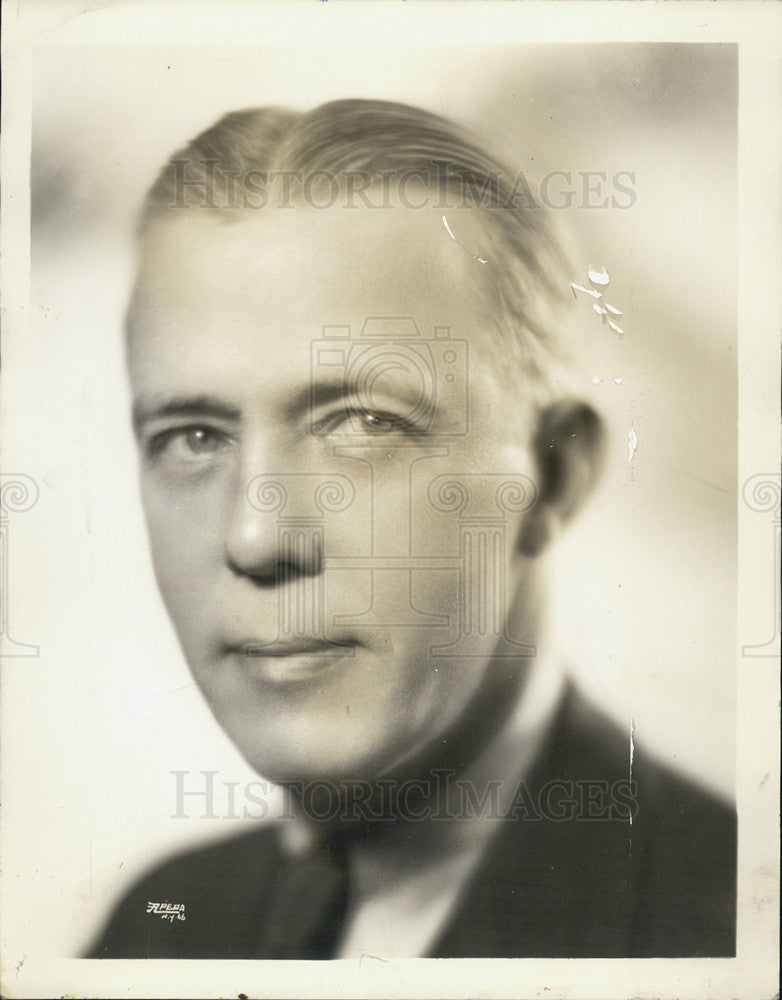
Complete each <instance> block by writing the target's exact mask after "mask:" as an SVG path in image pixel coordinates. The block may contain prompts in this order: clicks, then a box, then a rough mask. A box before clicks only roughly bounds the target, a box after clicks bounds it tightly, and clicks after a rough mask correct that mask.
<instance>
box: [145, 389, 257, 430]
mask: <svg viewBox="0 0 782 1000" xmlns="http://www.w3.org/2000/svg"><path fill="white" fill-rule="evenodd" d="M161 417H217V418H219V419H221V420H238V419H239V418H240V417H241V413H240V411H239V410H237V409H235V408H234V407H232V406H227V405H226V404H225V403H223V402H221V401H220V400H219V399H215V398H214V397H213V396H166V397H165V398H156V397H145V396H140V397H139V398H138V399H136V400H134V401H133V428H134V430H135V431H136V432H138V431H139V429H140V428H141V427H143V425H144V424H145V423H147V421H149V420H156V419H160V418H161Z"/></svg>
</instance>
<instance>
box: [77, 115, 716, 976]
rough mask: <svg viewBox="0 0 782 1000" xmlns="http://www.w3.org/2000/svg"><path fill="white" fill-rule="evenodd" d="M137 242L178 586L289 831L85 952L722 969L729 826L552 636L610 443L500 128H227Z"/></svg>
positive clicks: (254, 845)
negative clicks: (590, 694)
mask: <svg viewBox="0 0 782 1000" xmlns="http://www.w3.org/2000/svg"><path fill="white" fill-rule="evenodd" d="M140 243H141V253H140V263H139V274H138V279H137V282H136V286H135V290H134V292H133V296H132V301H131V304H130V308H129V312H128V321H127V338H128V360H129V371H130V379H131V386H132V389H133V397H134V424H135V429H136V435H137V439H138V442H139V449H140V455H141V478H142V494H143V503H144V508H145V513H146V517H147V522H148V526H149V532H150V538H151V547H152V554H153V560H154V565H155V570H156V575H157V579H158V583H159V586H160V590H161V593H162V595H163V598H164V601H165V603H166V606H167V608H168V611H169V614H170V616H171V619H172V621H173V623H174V625H175V627H176V630H177V633H178V635H179V639H180V642H181V645H182V649H183V651H184V654H185V656H186V658H187V661H188V664H189V666H190V669H191V671H192V672H193V675H194V677H195V679H196V682H197V683H198V685H199V687H200V688H201V690H202V692H203V694H204V695H205V697H206V699H207V701H208V703H209V705H210V707H211V709H212V711H213V713H214V715H215V717H216V719H217V720H218V722H219V723H220V724H221V725H222V726H223V728H224V729H225V730H226V732H227V733H228V735H229V736H230V737H231V739H232V740H233V741H234V743H235V744H236V746H237V747H238V748H239V750H240V751H241V752H242V754H243V755H244V756H245V758H246V759H247V760H248V762H249V763H250V764H251V765H252V766H253V767H254V768H255V769H256V770H257V771H258V772H259V773H260V774H262V775H264V776H265V777H266V778H268V779H270V780H272V781H274V782H276V783H278V784H279V785H281V786H282V787H283V788H284V789H285V790H286V793H287V795H288V797H289V800H290V802H291V804H292V808H293V810H294V812H295V814H296V819H295V821H292V822H290V821H289V822H283V823H281V824H280V826H279V827H268V826H264V827H263V828H261V829H259V830H257V831H254V832H252V833H250V834H249V835H243V836H241V837H239V838H236V839H234V840H232V841H230V842H228V843H224V844H220V845H218V846H216V847H209V848H206V849H202V850H198V851H194V852H191V853H187V854H185V855H182V856H179V857H176V858H174V859H172V860H170V861H168V862H166V863H165V864H163V865H162V866H161V867H159V868H158V869H156V870H155V871H153V872H152V873H150V874H149V875H147V876H145V877H144V878H143V879H142V880H141V881H140V882H139V883H138V885H137V887H136V888H135V889H133V890H131V892H130V893H129V894H128V896H127V897H126V898H125V900H124V901H123V902H122V903H121V904H120V906H119V907H118V909H117V910H116V912H115V914H114V916H113V917H112V919H111V921H110V923H109V925H108V927H107V928H106V930H105V932H104V934H103V936H102V937H101V939H100V941H99V942H98V943H97V944H96V945H95V946H94V947H93V949H92V950H91V952H90V954H91V955H92V956H93V957H123V958H124V957H161V958H168V957H189V958H331V957H343V958H356V957H360V955H362V954H373V955H382V956H387V957H414V956H431V957H452V958H453V957H521V956H540V957H543V956H563V957H578V956H581V957H601V956H602V957H610V956H615V957H621V956H625V957H642V956H643V957H654V956H697V955H702V956H713V955H731V954H733V953H734V947H735V946H734V928H735V816H734V814H733V813H732V811H731V810H730V809H728V808H727V807H726V806H723V805H722V804H721V803H719V802H717V801H716V800H713V799H712V798H711V797H710V796H709V795H708V794H706V793H705V792H704V791H702V790H700V789H698V788H696V787H694V786H692V785H690V784H688V783H686V782H684V781H683V780H681V779H679V778H678V777H677V776H675V775H673V774H671V773H669V772H667V771H666V770H664V769H663V768H661V767H659V766H657V765H655V764H653V763H651V762H649V761H647V760H645V758H644V757H643V755H642V754H641V753H640V752H638V751H634V749H633V748H632V746H631V745H630V741H629V740H628V738H627V736H626V735H624V734H621V733H619V732H618V731H617V730H616V729H615V728H614V726H613V725H612V724H611V723H610V722H609V721H608V720H607V719H606V718H605V717H603V716H602V715H601V714H600V713H599V712H598V711H596V710H594V709H593V708H591V707H590V706H589V705H587V704H586V703H585V701H584V700H583V699H582V698H581V697H580V696H579V695H578V693H577V692H576V691H575V690H574V688H573V686H572V684H571V683H570V682H568V681H567V680H565V679H564V678H563V676H562V675H561V674H560V671H559V668H558V665H557V663H556V660H555V659H554V658H553V654H552V653H550V652H549V648H548V646H549V643H548V641H547V637H546V635H545V632H544V628H543V610H544V609H543V603H544V602H543V596H542V592H541V591H542V588H541V580H540V567H541V563H542V556H543V554H544V552H545V550H546V549H547V547H548V544H549V542H550V541H551V539H552V537H553V536H554V535H555V534H556V533H557V532H558V530H559V529H560V528H561V527H563V526H564V525H565V524H566V523H567V522H568V521H569V520H570V518H571V517H572V516H573V515H574V514H575V513H576V512H577V510H578V508H579V507H580V505H581V504H582V503H583V501H584V500H585V498H586V497H587V496H588V494H589V492H590V490H591V488H592V486H593V484H594V481H595V479H596V477H597V474H598V471H599V467H600V458H601V450H602V434H601V425H600V421H599V418H598V417H597V415H596V414H595V413H594V412H593V411H592V410H591V408H590V407H588V406H587V405H586V404H584V403H582V402H580V401H578V400H577V399H575V398H573V397H570V396H568V395H567V394H566V393H565V391H564V389H563V385H564V382H563V381H562V379H561V377H560V376H559V374H558V373H559V372H560V369H561V361H562V359H563V357H564V358H566V357H567V353H568V345H567V343H566V337H565V334H566V332H567V331H566V327H565V326H564V324H565V323H566V322H567V320H566V318H565V308H564V307H565V303H566V302H567V297H568V296H569V294H570V293H569V288H568V281H569V276H570V275H571V274H572V273H573V272H572V271H571V270H569V268H568V264H567V258H566V255H565V253H564V251H563V250H562V249H561V243H560V240H559V238H558V235H557V233H556V230H555V226H554V223H553V220H552V218H551V217H550V215H548V214H547V213H546V212H544V210H543V209H542V208H541V207H540V206H538V205H536V204H533V203H530V199H529V197H528V191H527V190H526V189H520V188H519V185H518V178H514V175H513V174H512V173H511V172H509V171H508V170H507V169H506V168H504V167H503V166H502V164H501V163H500V162H499V160H498V159H497V158H496V157H494V156H492V155H491V154H490V153H489V152H487V151H486V149H485V148H484V144H483V142H482V141H481V139H480V137H476V136H474V135H472V134H471V133H469V132H467V131H466V130H463V129H461V128H460V127H458V126H456V125H454V124H452V123H450V122H447V121H445V120H444V119H441V118H439V117H437V116H434V115H430V114H428V113H426V112H423V111H419V110H417V109H414V108H409V107H405V106H402V105H396V104H388V103H384V102H374V101H371V102H370V101H340V102H335V103H332V104H327V105H324V106H322V107H320V108H317V109H315V110H314V111H312V112H310V113H308V114H302V115H298V114H293V113H290V112H286V111H281V110H278V109H258V110H251V111H246V112H240V113H236V114H232V115H228V116H226V117H225V118H223V119H222V120H221V121H219V122H218V123H217V124H216V125H215V126H214V127H213V128H211V129H209V130H207V131H206V132H205V133H203V134H202V135H201V136H199V137H197V138H196V139H195V140H194V141H193V142H192V143H191V144H190V145H189V146H188V147H187V148H186V149H184V150H183V151H181V152H180V153H178V154H177V155H176V156H174V157H173V158H172V160H171V161H170V162H169V163H168V164H167V165H166V167H165V168H164V170H163V172H162V173H161V175H160V177H159V178H158V180H157V182H156V183H155V185H154V186H153V188H152V191H151V192H150V195H149V198H148V202H147V204H146V206H145V209H144V213H143V216H142V226H141V240H140ZM154 901H160V902H163V903H166V904H169V906H170V907H172V908H174V910H173V912H176V913H180V914H181V916H182V917H183V918H184V919H182V920H179V919H175V920H161V919H160V914H159V913H157V912H155V910H154V907H151V904H152V903H153V902H154ZM150 911H151V912H150Z"/></svg>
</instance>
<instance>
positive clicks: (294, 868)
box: [260, 842, 348, 959]
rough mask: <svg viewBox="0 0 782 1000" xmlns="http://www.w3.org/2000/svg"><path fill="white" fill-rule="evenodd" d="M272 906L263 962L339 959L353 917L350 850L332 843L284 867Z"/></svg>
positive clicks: (264, 944)
mask: <svg viewBox="0 0 782 1000" xmlns="http://www.w3.org/2000/svg"><path fill="white" fill-rule="evenodd" d="M277 886H278V887H277V893H276V895H275V897H274V899H273V900H271V903H270V910H269V912H268V919H267V921H266V929H265V934H264V939H263V943H262V947H261V956H260V957H262V958H277V959H327V958H333V957H334V953H335V951H336V948H337V946H338V945H339V940H340V937H341V934H342V929H343V925H344V922H345V914H346V912H347V901H348V872H347V858H346V851H345V848H344V846H343V845H341V844H339V843H338V842H326V843H324V844H322V845H320V846H319V847H317V848H315V850H314V851H313V852H312V853H310V854H307V855H305V856H303V857H296V858H293V859H292V860H290V861H289V862H288V863H287V865H286V866H285V867H284V868H283V870H282V873H281V876H280V879H279V882H278V884H277Z"/></svg>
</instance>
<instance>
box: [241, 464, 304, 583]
mask: <svg viewBox="0 0 782 1000" xmlns="http://www.w3.org/2000/svg"><path fill="white" fill-rule="evenodd" d="M300 478H301V477H297V476H296V475H294V474H287V473H281V474H265V473H260V474H259V473H256V474H254V475H245V476H243V477H242V480H241V482H240V483H239V485H238V488H237V490H236V496H235V498H234V506H233V511H232V514H231V518H230V521H229V524H228V527H227V531H226V561H227V563H228V565H229V566H230V567H231V569H232V570H233V571H234V572H235V573H238V574H241V575H243V576H248V577H252V578H253V579H255V580H257V581H259V582H263V583H266V584H268V585H273V584H277V583H283V582H285V580H289V579H291V578H293V577H296V576H314V575H316V574H319V573H320V572H321V571H322V568H323V540H322V534H321V532H319V531H313V525H312V524H311V518H308V517H307V498H306V496H305V495H304V493H305V488H304V484H303V483H302V482H300V481H299V480H300Z"/></svg>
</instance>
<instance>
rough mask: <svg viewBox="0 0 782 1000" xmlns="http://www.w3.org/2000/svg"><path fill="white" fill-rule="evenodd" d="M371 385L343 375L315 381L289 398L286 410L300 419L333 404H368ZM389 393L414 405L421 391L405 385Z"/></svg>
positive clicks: (390, 388)
mask: <svg viewBox="0 0 782 1000" xmlns="http://www.w3.org/2000/svg"><path fill="white" fill-rule="evenodd" d="M370 388H371V386H370V385H368V384H365V381H364V380H362V379H360V378H359V379H354V378H344V377H343V376H342V375H339V376H336V377H334V378H328V379H324V380H320V379H318V380H313V382H312V383H311V384H310V385H307V386H302V388H301V389H298V390H297V391H296V392H293V393H291V395H290V396H289V397H288V399H287V401H286V404H285V410H286V413H287V415H288V416H289V417H298V416H299V415H300V414H301V413H304V412H306V411H307V410H308V409H312V410H314V409H315V408H316V407H319V406H326V405H328V404H329V403H333V402H335V401H336V402H343V403H345V404H347V403H348V401H349V400H352V399H357V400H361V401H362V403H363V404H367V403H368V402H369V399H370V398H371V393H370V392H369V391H368V390H369V389H370ZM388 391H389V392H391V393H392V394H395V395H398V396H399V399H400V401H402V402H404V403H406V404H408V405H414V404H415V403H416V402H418V400H419V398H420V390H418V391H416V390H414V389H412V390H411V388H410V387H409V386H407V385H405V384H404V383H402V384H398V385H396V386H395V387H389V389H388Z"/></svg>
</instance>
